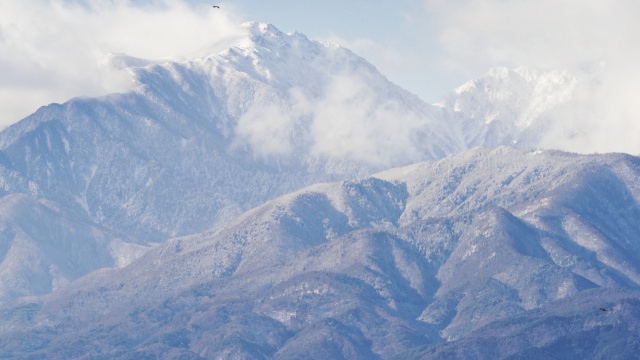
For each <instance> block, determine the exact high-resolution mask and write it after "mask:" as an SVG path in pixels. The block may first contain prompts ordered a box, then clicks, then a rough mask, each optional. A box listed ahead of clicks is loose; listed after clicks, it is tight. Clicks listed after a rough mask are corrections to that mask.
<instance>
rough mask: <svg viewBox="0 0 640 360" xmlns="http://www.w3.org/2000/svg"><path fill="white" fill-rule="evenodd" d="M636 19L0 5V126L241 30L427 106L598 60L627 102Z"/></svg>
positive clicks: (553, 0)
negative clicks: (354, 70) (353, 71)
mask: <svg viewBox="0 0 640 360" xmlns="http://www.w3.org/2000/svg"><path fill="white" fill-rule="evenodd" d="M78 4H81V5H78ZM212 4H218V5H220V8H221V9H220V10H214V9H213V8H212V7H211V5H212ZM638 14H640V1H637V0H393V1H392V0H368V1H365V0H350V1H342V0H324V1H306V0H271V1H264V0H225V1H209V0H207V1H203V0H137V1H136V0H19V1H18V0H0V125H6V124H8V123H12V122H15V121H17V120H19V119H21V118H22V117H24V116H26V115H28V114H29V113H31V112H33V111H35V110H36V109H37V107H38V106H39V105H44V104H48V103H51V102H63V101H66V100H67V99H69V98H70V97H73V96H78V95H99V94H103V93H107V92H110V91H115V90H118V89H121V88H123V86H126V84H125V83H126V82H127V81H128V80H127V79H126V78H125V77H123V76H118V75H116V74H114V73H113V71H112V69H109V68H108V66H107V65H106V64H107V61H106V60H107V57H106V56H107V54H108V53H127V54H129V55H132V56H137V57H143V58H157V59H161V58H166V57H181V58H186V57H190V56H204V55H205V54H201V52H202V49H207V48H210V47H209V45H211V44H212V43H216V42H219V43H221V44H224V40H225V39H227V38H229V37H232V36H233V35H234V34H235V33H236V32H237V31H238V26H237V25H239V24H240V23H242V22H245V21H259V22H268V23H272V24H273V25H275V26H276V27H278V28H279V29H280V30H282V31H285V32H291V31H294V30H297V31H299V32H302V33H304V34H305V35H307V36H308V37H310V38H312V39H316V40H333V41H336V42H338V43H340V44H342V45H343V46H345V47H347V48H350V49H351V50H353V51H355V52H356V53H358V54H360V55H361V56H363V57H365V58H366V59H368V60H369V61H370V62H372V63H373V64H374V65H376V66H377V67H378V69H379V70H380V71H381V72H382V73H383V74H385V75H386V76H387V77H388V78H389V79H390V80H392V81H393V82H395V83H397V84H399V85H401V86H403V87H404V88H406V89H408V90H409V91H411V92H413V93H415V94H417V95H419V96H420V97H422V98H423V99H424V100H425V101H427V102H434V101H435V100H437V99H438V98H439V97H440V96H441V95H444V94H445V93H446V92H448V91H449V90H451V89H452V88H454V87H456V86H457V85H460V84H461V83H463V82H465V81H466V80H470V79H472V78H475V77H478V76H481V75H482V74H483V73H485V72H486V71H487V70H488V69H489V68H490V67H492V66H496V65H507V66H517V65H523V66H533V67H542V68H563V69H569V70H571V69H576V68H581V67H587V66H592V65H593V64H594V63H598V62H606V63H607V64H608V65H609V68H611V69H615V73H612V74H611V79H612V82H611V84H609V85H612V87H614V88H615V87H616V86H617V84H620V86H621V87H622V88H623V90H619V91H618V90H615V89H613V90H611V91H608V90H610V89H605V90H606V91H605V90H603V93H604V94H605V95H606V96H608V97H612V98H617V94H618V93H621V94H626V96H627V97H628V96H630V95H629V94H637V90H636V89H635V84H637V82H636V80H638V77H639V76H637V75H636V74H638V73H639V72H638V71H637V70H636V69H637V64H638V61H637V60H640V59H639V56H638V45H637V44H640V41H639V40H640V39H638V38H639V37H640V25H639V23H640V22H639V21H637V15H638ZM613 80H615V82H614V81H613ZM614 83H615V86H614ZM623 102H624V101H623ZM631 110H635V107H634V108H633V109H631ZM631 110H630V111H631Z"/></svg>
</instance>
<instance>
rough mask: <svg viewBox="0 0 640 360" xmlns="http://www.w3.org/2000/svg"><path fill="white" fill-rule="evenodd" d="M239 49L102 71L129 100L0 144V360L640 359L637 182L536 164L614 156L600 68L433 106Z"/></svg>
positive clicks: (368, 74) (259, 47) (270, 32)
mask: <svg viewBox="0 0 640 360" xmlns="http://www.w3.org/2000/svg"><path fill="white" fill-rule="evenodd" d="M243 26H244V28H245V29H246V33H247V35H246V36H245V37H242V38H239V39H236V40H235V42H234V43H233V44H231V45H230V46H229V47H228V48H226V49H225V50H223V51H221V52H216V53H212V54H211V55H210V56H208V57H205V58H197V59H192V60H188V61H180V62H177V61H176V62H171V61H167V62H157V61H148V60H144V59H136V58H132V57H128V56H126V55H112V57H111V60H110V61H111V62H112V63H113V64H114V65H116V66H119V67H121V68H123V69H125V70H126V71H130V72H131V74H132V76H133V78H134V80H135V83H136V87H135V90H134V91H132V92H128V93H123V94H112V95H108V96H104V97H99V98H75V99H72V100H70V101H68V102H66V103H64V104H51V105H48V106H45V107H42V108H40V109H39V110H38V111H36V112H35V113H34V114H32V115H31V116H29V117H27V118H25V119H24V120H22V121H21V122H19V123H17V124H15V125H13V126H11V127H9V128H7V129H6V130H4V131H3V132H2V133H0V151H1V153H0V185H1V191H2V198H0V209H1V211H0V275H1V276H0V301H2V303H1V304H0V319H2V321H1V323H0V357H5V358H42V357H44V358H60V359H63V358H64V359H68V358H83V357H87V356H88V357H91V358H94V357H95V358H144V357H164V358H237V357H240V358H301V357H302V358H309V357H311V358H313V357H317V358H348V359H351V358H367V359H369V358H394V357H398V358H448V357H452V356H455V357H458V358H465V357H466V358H505V357H515V358H523V357H540V356H544V357H553V356H557V357H559V358H567V357H569V358H571V357H575V358H590V357H598V356H605V357H608V356H611V354H612V351H613V348H615V349H616V352H615V355H614V356H619V357H620V358H623V357H628V356H631V354H634V353H635V352H636V351H638V350H639V348H640V343H639V342H638V341H637V340H633V339H637V338H638V335H639V334H638V333H639V331H638V326H637V323H638V320H639V318H640V316H639V314H640V312H639V311H638V301H639V300H640V297H639V293H638V292H637V291H638V287H639V285H640V242H639V238H640V227H638V220H639V219H640V206H639V203H638V202H639V201H640V187H639V186H638V185H637V179H638V175H639V173H640V159H639V158H636V157H634V156H631V155H624V154H605V155H578V154H571V153H564V152H560V151H554V150H535V149H538V148H542V149H559V150H568V151H576V152H590V151H593V150H600V149H605V150H606V149H607V148H606V146H608V145H607V144H604V145H603V143H602V131H601V130H602V128H601V125H600V124H599V123H595V122H591V121H592V120H591V119H593V116H592V115H593V114H587V112H589V111H590V110H594V111H595V112H596V113H597V112H598V109H599V107H598V106H597V104H593V105H592V106H590V107H589V106H587V105H588V104H589V103H590V101H591V100H593V98H592V97H591V95H589V94H590V93H589V89H590V87H591V86H593V84H597V82H598V76H599V71H601V70H600V68H598V67H596V68H594V69H591V70H589V71H587V72H584V73H580V74H572V73H568V72H564V71H557V70H553V71H542V70H534V69H526V68H518V69H507V68H495V69H492V70H490V71H489V72H488V73H487V74H486V76H484V77H483V78H480V79H476V80H473V81H471V82H469V83H466V84H464V85H462V86H461V87H459V88H457V89H455V90H454V91H452V92H451V93H450V94H448V95H447V96H445V97H444V98H443V99H442V100H441V101H439V102H438V103H436V104H427V103H425V102H423V101H422V100H420V99H419V98H418V97H416V96H414V95H412V94H411V93H409V92H407V91H405V90H403V89H401V88H400V87H398V86H396V85H395V84H393V83H391V82H389V81H388V80H387V79H386V78H385V77H384V75H382V74H380V73H379V72H378V71H377V70H376V68H375V67H374V66H372V65H371V64H369V63H368V62H367V61H366V60H365V59H363V58H361V57H359V56H357V55H356V54H354V53H353V52H351V51H349V50H347V49H345V48H342V47H340V46H338V45H336V44H331V43H320V42H316V41H311V40H309V39H307V38H306V37H305V36H304V35H302V34H300V33H293V34H285V33H282V32H280V31H279V30H278V29H276V28H275V27H274V26H272V25H268V24H260V23H248V24H244V25H243ZM583 112H584V114H585V116H584V117H583V118H584V119H585V123H582V124H579V125H576V123H574V122H573V121H572V120H573V119H575V118H576V117H581V116H582V114H583ZM587 115H588V116H587ZM563 119H571V121H570V120H567V121H563ZM611 131H617V130H611ZM603 146H604V147H603ZM599 307H604V308H606V309H609V310H607V311H606V312H600V311H598V308H599ZM531 334H534V335H531Z"/></svg>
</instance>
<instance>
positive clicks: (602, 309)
mask: <svg viewBox="0 0 640 360" xmlns="http://www.w3.org/2000/svg"><path fill="white" fill-rule="evenodd" d="M598 310H600V311H601V312H607V311H609V310H607V309H605V308H602V307H601V308H600V309H598Z"/></svg>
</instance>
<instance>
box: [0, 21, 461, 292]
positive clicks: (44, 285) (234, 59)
mask: <svg viewBox="0 0 640 360" xmlns="http://www.w3.org/2000/svg"><path fill="white" fill-rule="evenodd" d="M245 27H246V30H247V34H246V36H244V37H243V38H241V39H236V40H234V42H233V44H232V46H231V47H229V48H226V49H225V50H223V51H221V52H219V53H214V54H212V55H210V56H207V57H204V58H198V59H192V60H188V61H182V62H175V61H166V62H157V61H146V60H143V59H134V58H129V57H126V56H124V55H120V56H114V57H113V58H112V62H119V64H120V66H121V67H125V68H128V69H129V71H131V72H132V74H133V76H134V79H135V81H136V84H137V85H136V87H135V90H134V91H132V92H129V93H124V94H113V95H109V96H105V97H100V98H76V99H72V100H70V101H68V102H66V103H64V104H52V105H49V106H45V107H42V108H40V109H39V110H38V111H36V112H35V113H34V114H33V115H31V116H29V117H27V118H26V119H24V120H23V121H21V122H19V123H17V124H15V125H13V126H11V127H9V128H7V129H6V130H5V131H3V132H2V133H0V183H1V184H2V187H1V188H0V192H1V193H2V195H4V197H3V198H2V199H0V206H6V207H10V208H12V209H14V210H12V212H14V213H17V212H19V213H20V214H22V215H21V216H22V217H21V218H20V219H19V221H20V222H22V223H30V224H31V227H32V230H30V231H26V232H23V231H22V230H20V229H23V226H21V225H19V224H18V223H15V222H13V220H12V221H9V220H7V222H6V228H7V229H8V230H7V231H6V232H5V235H6V236H5V237H6V239H5V240H4V241H3V244H4V245H3V248H4V249H6V251H3V252H1V253H0V254H2V255H3V256H2V257H0V271H2V272H3V275H4V276H3V279H5V280H2V284H0V285H1V286H0V299H4V298H11V297H15V296H21V295H37V294H43V293H47V292H49V291H50V290H51V289H53V288H55V287H56V286H57V284H62V283H65V282H68V281H70V280H73V279H75V278H77V277H78V276H80V275H82V274H85V273H87V272H89V271H92V270H95V269H98V268H101V267H104V266H117V265H119V266H122V265H124V264H127V263H128V262H129V261H130V260H131V259H133V258H135V257H136V256H137V255H136V254H139V253H140V252H142V251H144V249H145V247H147V246H148V245H150V244H154V243H159V242H162V241H164V240H166V239H167V238H170V237H173V236H180V235H188V234H193V233H197V232H201V231H205V230H207V229H210V228H213V227H215V226H217V225H219V224H221V223H223V222H225V221H228V220H230V219H232V218H233V217H235V216H236V215H238V214H240V213H241V212H243V211H245V210H248V209H250V208H252V207H254V206H257V205H259V204H261V203H263V202H265V201H267V200H269V199H272V198H274V197H275V196H278V195H282V194H284V193H287V192H290V191H293V190H295V189H298V188H300V187H303V186H306V185H310V184H313V183H317V182H323V181H335V180H340V179H347V178H353V177H359V176H364V175H367V174H370V173H372V172H374V171H376V170H381V169H384V168H387V167H388V166H393V165H402V164H409V163H412V162H414V161H418V160H421V159H432V158H438V157H441V156H444V155H446V154H447V153H450V152H452V151H455V150H459V149H458V148H456V147H453V148H452V147H450V144H451V142H450V141H449V140H448V139H447V137H446V135H445V134H446V132H445V131H440V130H439V129H438V126H442V124H440V123H439V122H438V121H436V120H435V117H433V116H432V115H433V114H432V110H433V109H432V107H431V106H430V105H428V104H426V103H424V102H422V101H420V100H419V99H418V98H417V97H415V96H414V95H412V94H410V93H408V92H406V91H404V90H402V89H401V88H399V87H398V86H396V85H394V84H392V83H390V82H389V81H388V80H387V79H386V78H385V77H384V76H383V75H381V74H380V73H379V72H378V71H377V70H376V69H375V67H373V66H372V65H371V64H369V63H368V62H366V61H365V60H364V59H362V58H360V57H358V56H357V55H355V54H354V53H352V52H351V51H349V50H347V49H344V48H342V47H339V46H337V45H335V44H325V43H320V42H316V41H311V40H309V39H307V38H306V37H305V36H304V35H302V34H299V33H293V34H285V33H282V32H280V31H279V30H277V29H276V28H275V27H274V26H272V25H267V24H259V23H249V24H246V25H245ZM425 139H428V140H425ZM14 194H23V195H24V196H26V198H24V197H22V198H21V197H15V196H12V195H14ZM17 199H23V200H20V201H17ZM5 202H7V203H6V204H5ZM8 202H10V203H8ZM41 208H42V209H44V210H42V211H46V212H47V213H50V214H51V216H52V217H55V218H58V220H55V221H49V220H46V219H47V217H42V216H39V215H37V214H40V213H41V210H38V209H41ZM35 229H42V230H37V231H36V230H35ZM45 233H50V234H54V233H55V234H60V235H59V236H54V237H53V238H52V239H51V240H50V239H49V237H48V236H44V235H43V234H45ZM80 233H86V234H87V235H86V236H74V235H72V234H80ZM91 233H96V234H97V233H99V234H101V235H99V236H98V235H95V236H93V235H89V234H91ZM63 234H66V235H63ZM51 241H53V246H54V247H59V248H60V249H66V250H65V251H61V252H59V253H58V252H56V253H55V254H56V255H46V256H45V255H38V254H44V253H48V251H47V250H46V248H48V247H49V246H51V244H50V242H51ZM84 248H87V249H90V250H87V251H86V252H85V251H84V250H82V251H81V250H80V249H84ZM22 258H24V259H27V258H28V259H30V260H29V261H16V260H15V259H22ZM69 266H70V267H71V268H73V269H74V270H69V271H67V270H64V269H65V268H67V267H69ZM36 278H37V279H39V280H38V281H30V280H29V279H36ZM6 279H12V280H11V281H9V280H6ZM3 289H4V290H3Z"/></svg>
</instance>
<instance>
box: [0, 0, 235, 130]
mask: <svg viewBox="0 0 640 360" xmlns="http://www.w3.org/2000/svg"><path fill="white" fill-rule="evenodd" d="M225 8H228V6H225ZM239 24H240V21H238V20H236V19H234V18H233V15H231V13H230V12H228V11H226V10H224V9H223V10H218V9H216V10H213V9H212V8H211V7H210V5H209V4H203V5H202V6H189V5H187V3H186V2H185V1H178V0H158V1H153V2H151V3H149V4H147V5H139V4H138V5H136V3H134V2H133V1H129V0H102V1H97V0H89V1H84V2H83V4H82V5H79V4H78V3H70V2H69V1H63V0H21V1H1V2H0V78H2V79H3V80H2V82H0V109H2V113H1V114H0V126H6V125H8V124H11V123H13V122H16V121H17V120H20V119H21V118H22V117H24V116H26V115H28V114H29V113H31V112H33V111H34V110H35V109H36V108H37V107H38V106H40V105H43V104H47V103H50V102H63V101H66V100H68V99H69V98H71V97H73V96H80V95H86V96H95V95H101V94H106V93H110V92H117V91H124V90H127V89H128V88H129V87H130V86H131V80H130V78H129V77H128V75H127V74H126V73H122V72H116V71H114V69H113V68H112V67H111V66H110V64H109V63H108V61H106V60H107V59H108V57H107V55H108V54H109V53H126V54H128V55H131V56H136V57H141V58H148V59H162V58H169V57H171V58H180V57H190V56H198V55H205V54H204V53H205V52H207V51H211V52H213V51H215V50H217V47H216V44H217V43H222V44H227V43H228V42H229V41H230V39H233V38H234V36H235V35H236V34H238V33H239V32H240V31H241V30H240V28H239Z"/></svg>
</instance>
